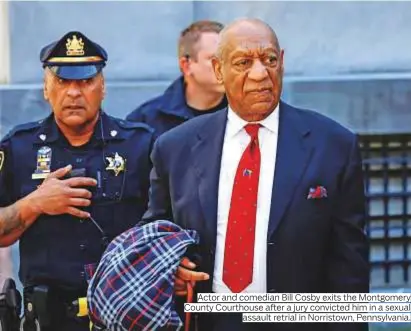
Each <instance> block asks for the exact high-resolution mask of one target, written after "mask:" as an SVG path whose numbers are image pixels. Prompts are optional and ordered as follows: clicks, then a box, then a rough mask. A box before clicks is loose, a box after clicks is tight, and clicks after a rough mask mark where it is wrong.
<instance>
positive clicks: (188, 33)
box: [178, 20, 224, 60]
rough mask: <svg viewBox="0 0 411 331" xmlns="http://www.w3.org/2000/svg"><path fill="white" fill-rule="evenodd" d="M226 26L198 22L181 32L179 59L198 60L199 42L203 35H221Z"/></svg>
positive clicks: (217, 23)
mask: <svg viewBox="0 0 411 331" xmlns="http://www.w3.org/2000/svg"><path fill="white" fill-rule="evenodd" d="M223 28H224V25H223V24H222V23H220V22H217V21H209V20H203V21H197V22H194V23H192V24H190V25H189V26H188V27H187V28H185V29H184V30H183V31H181V34H180V38H179V39H178V57H179V58H181V57H187V58H193V59H194V60H196V59H197V52H198V49H197V42H198V41H199V40H200V37H201V34H202V33H205V32H215V33H217V34H218V33H220V31H221V30H222V29H223Z"/></svg>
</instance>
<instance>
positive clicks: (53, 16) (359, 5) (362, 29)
mask: <svg viewBox="0 0 411 331" xmlns="http://www.w3.org/2000/svg"><path fill="white" fill-rule="evenodd" d="M9 9H10V13H9V14H10V16H9V18H10V21H9V29H10V34H11V35H10V41H11V53H10V61H11V82H10V84H9V85H6V86H4V85H3V86H2V85H0V136H2V135H4V134H5V133H6V132H7V131H8V130H9V129H10V128H11V127H12V126H13V125H15V124H18V123H22V122H27V121H31V120H35V119H39V118H41V117H43V116H45V115H46V114H47V113H48V112H49V108H48V106H47V105H46V104H45V103H44V101H43V98H42V91H41V81H42V69H41V65H40V62H39V58H38V57H39V51H40V49H41V47H42V46H44V45H46V44H47V43H49V42H51V41H54V40H56V39H58V38H60V37H61V36H62V35H63V34H64V33H66V32H67V31H69V30H76V29H77V30H81V31H82V32H84V33H86V34H87V35H88V36H89V37H90V38H91V39H93V40H96V41H98V42H99V43H101V44H102V45H104V47H105V48H106V49H107V51H108V53H109V63H108V66H107V68H106V70H105V73H106V78H107V80H108V86H107V90H108V91H107V99H106V100H105V102H104V108H105V109H106V110H107V111H108V112H109V113H111V114H113V115H116V116H119V117H124V116H125V115H126V114H127V113H128V112H130V111H131V110H133V109H134V108H135V107H136V106H137V105H139V104H141V103H142V102H144V101H145V100H147V99H148V98H151V97H153V96H154V95H156V94H158V93H160V92H161V91H163V90H164V89H165V87H166V86H167V85H168V84H169V83H170V82H171V81H172V80H173V79H174V78H175V77H176V76H177V75H178V68H177V59H176V52H177V47H176V43H177V38H178V34H179V32H180V30H181V29H183V28H184V27H186V26H187V25H188V24H189V23H191V22H192V21H194V20H198V19H215V20H220V21H222V22H223V23H228V22H229V21H231V20H233V19H235V18H239V17H245V16H249V17H259V18H262V19H264V20H266V21H267V22H268V23H270V25H271V26H272V27H273V28H274V29H275V30H276V32H277V34H278V37H279V40H280V43H281V45H282V47H283V48H284V49H285V68H286V83H285V85H284V94H283V98H284V99H285V100H286V101H289V102H291V103H292V104H294V105H296V106H302V107H307V108H312V109H316V110H318V111H319V112H321V113H324V114H327V115H329V116H330V117H332V118H334V119H336V120H337V121H339V122H341V123H342V124H344V125H346V126H347V127H349V128H350V129H352V130H354V131H357V132H367V133H373V132H408V131H409V127H410V124H409V123H410V122H411V121H410V111H411V110H410V106H409V105H411V43H410V38H409V36H410V35H411V3H410V2H369V1H367V2H352V1H351V2H334V1H332V2H307V1H302V2H294V1H293V2H278V1H276V2H258V1H242V2H234V1H227V2H215V1H211V2H200V1H183V2H171V1H164V2H157V1H155V2H149V1H147V2H141V1H140V2H108V1H105V2H85V1H84V2H66V1H64V2H63V1H61V2H40V1H37V2H16V1H11V2H10V3H9ZM15 254H17V253H16V252H15ZM380 277H381V276H378V275H376V276H375V281H376V284H379V283H378V279H379V278H380Z"/></svg>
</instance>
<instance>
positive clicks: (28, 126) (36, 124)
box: [3, 121, 43, 140]
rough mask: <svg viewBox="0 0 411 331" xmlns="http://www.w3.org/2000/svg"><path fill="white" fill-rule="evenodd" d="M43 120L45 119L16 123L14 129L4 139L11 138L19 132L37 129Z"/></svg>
mask: <svg viewBox="0 0 411 331" xmlns="http://www.w3.org/2000/svg"><path fill="white" fill-rule="evenodd" d="M42 122H43V121H36V122H30V123H25V124H20V125H16V126H15V127H14V128H13V129H11V130H10V132H9V133H7V134H6V135H5V136H4V138H3V140H7V139H10V138H11V137H13V136H14V135H15V134H16V133H18V132H24V131H31V130H33V129H36V128H38V127H40V125H41V123H42Z"/></svg>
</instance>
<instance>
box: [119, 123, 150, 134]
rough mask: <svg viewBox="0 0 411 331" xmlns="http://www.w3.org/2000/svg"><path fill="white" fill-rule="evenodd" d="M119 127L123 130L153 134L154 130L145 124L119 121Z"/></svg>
mask: <svg viewBox="0 0 411 331" xmlns="http://www.w3.org/2000/svg"><path fill="white" fill-rule="evenodd" d="M117 123H118V125H119V126H121V127H122V128H123V129H129V130H132V129H143V130H146V131H149V132H153V129H152V128H151V127H150V126H148V125H147V124H145V123H141V122H130V121H126V120H118V121H117Z"/></svg>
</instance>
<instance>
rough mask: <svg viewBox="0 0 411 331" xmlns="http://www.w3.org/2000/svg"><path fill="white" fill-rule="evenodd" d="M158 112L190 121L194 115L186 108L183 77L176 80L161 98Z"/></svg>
mask: <svg viewBox="0 0 411 331" xmlns="http://www.w3.org/2000/svg"><path fill="white" fill-rule="evenodd" d="M160 111H161V112H162V113H165V114H168V115H173V116H177V117H181V118H183V119H186V120H188V119H190V118H192V117H193V116H194V115H193V113H192V112H191V111H190V109H189V108H188V107H187V103H186V96H185V83H184V77H183V76H180V77H179V78H177V79H176V80H175V81H174V82H173V83H172V84H171V85H170V86H169V87H168V88H167V89H166V90H165V92H164V94H163V97H162V98H161V105H160Z"/></svg>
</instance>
